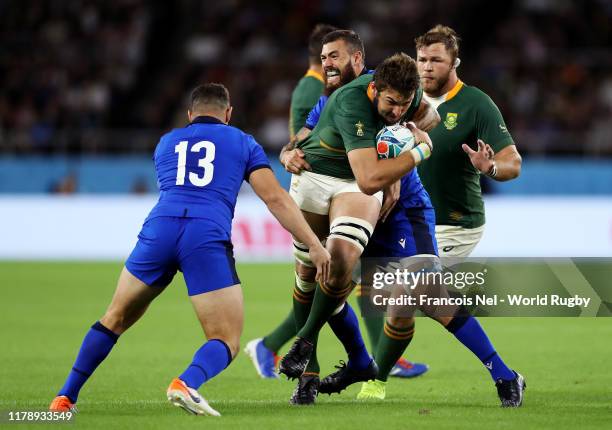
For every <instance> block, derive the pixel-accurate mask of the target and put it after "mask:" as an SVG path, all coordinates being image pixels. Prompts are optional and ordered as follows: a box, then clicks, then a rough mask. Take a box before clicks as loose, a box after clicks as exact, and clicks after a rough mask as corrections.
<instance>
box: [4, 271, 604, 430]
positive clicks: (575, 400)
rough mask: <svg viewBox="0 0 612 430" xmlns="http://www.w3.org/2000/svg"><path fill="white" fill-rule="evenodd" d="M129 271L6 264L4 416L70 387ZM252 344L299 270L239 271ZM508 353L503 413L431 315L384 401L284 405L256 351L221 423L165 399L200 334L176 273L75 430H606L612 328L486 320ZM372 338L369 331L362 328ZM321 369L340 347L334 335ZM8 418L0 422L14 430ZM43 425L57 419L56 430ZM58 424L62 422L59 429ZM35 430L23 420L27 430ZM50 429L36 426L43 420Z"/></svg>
mask: <svg viewBox="0 0 612 430" xmlns="http://www.w3.org/2000/svg"><path fill="white" fill-rule="evenodd" d="M120 269H121V264H120V263H12V262H3V263H0V321H1V322H2V325H1V326H0V327H1V328H0V333H1V334H2V347H1V348H0V358H1V363H2V366H0V410H2V411H3V415H5V416H6V412H7V411H9V410H13V411H15V410H43V409H45V408H46V407H47V406H48V404H49V402H50V401H51V399H52V398H53V397H54V395H55V393H56V391H57V390H58V389H59V388H60V387H61V385H62V383H63V381H64V379H65V377H66V375H67V373H68V371H69V369H70V367H71V365H72V363H73V361H74V359H75V357H76V353H77V350H78V348H79V346H80V343H81V340H82V338H83V336H84V334H85V333H86V331H87V330H88V328H89V326H91V324H92V323H93V322H95V321H96V320H97V319H98V318H99V317H100V316H101V315H102V313H103V312H104V310H105V308H106V306H107V305H108V303H109V301H110V298H111V295H112V293H113V290H114V287H115V282H116V279H117V276H118V274H119V271H120ZM238 272H239V274H240V277H241V279H242V281H243V285H244V293H245V308H246V309H245V312H246V319H245V329H244V335H243V339H242V340H243V341H242V344H243V345H244V344H245V343H246V341H248V340H250V339H252V338H254V337H259V336H262V335H264V334H266V333H267V332H268V331H269V330H270V329H272V328H273V327H274V326H275V325H276V324H277V323H278V322H280V321H281V318H284V317H285V315H286V313H287V311H288V309H289V304H290V295H291V284H292V269H291V266H290V265H282V264H281V265H272V264H270V265H240V266H239V267H238ZM481 322H482V324H483V326H484V327H485V328H486V330H487V331H488V333H489V335H490V337H491V339H492V341H493V343H494V344H495V345H496V347H497V350H498V352H499V353H500V355H501V356H502V357H503V358H504V360H505V361H506V362H507V363H509V365H511V366H512V367H514V368H516V369H517V370H519V371H520V372H521V373H522V374H523V375H524V376H525V377H526V380H527V384H528V388H527V391H526V393H525V400H524V405H523V407H522V408H520V409H518V410H508V409H501V408H500V407H499V401H498V399H497V393H496V391H495V387H494V385H493V383H492V381H491V379H490V377H489V375H488V373H487V372H486V370H485V369H484V368H483V366H482V365H481V364H480V363H479V362H478V360H477V359H476V358H475V357H474V356H473V355H472V354H471V353H470V352H469V351H467V350H466V349H465V348H463V346H462V345H460V344H459V343H458V342H456V341H455V340H454V338H453V337H452V336H451V335H450V334H449V333H447V332H446V331H445V330H443V329H442V328H441V327H440V326H439V325H438V324H437V323H435V322H434V321H431V320H428V319H424V318H420V319H418V321H417V330H416V335H415V339H414V340H413V342H412V344H411V345H410V347H409V349H408V353H407V356H408V357H409V358H410V359H412V360H414V361H423V362H426V363H428V364H429V365H430V371H429V372H428V373H427V374H425V375H424V376H422V377H419V378H416V379H413V380H398V379H395V378H391V379H390V382H389V384H388V387H387V400H385V401H383V402H361V401H357V400H355V396H356V394H357V391H358V389H359V387H358V386H353V387H351V388H349V390H348V391H346V392H343V393H342V394H341V395H336V396H333V397H328V396H324V395H322V396H321V397H319V399H318V401H317V405H316V406H314V407H293V406H290V405H289V404H288V399H289V396H290V395H291V392H292V390H293V388H294V383H293V382H289V381H286V380H262V379H260V378H259V377H258V376H257V375H256V373H255V371H254V369H253V367H252V365H251V362H250V361H249V359H248V357H247V356H246V355H245V354H242V353H241V354H240V355H239V356H238V357H237V359H236V360H235V361H234V363H232V365H231V366H230V367H229V368H228V369H227V370H226V371H225V372H223V373H222V374H220V375H219V376H218V377H217V378H215V379H213V380H212V381H210V382H209V383H207V384H205V385H204V386H203V387H202V389H201V390H200V391H201V393H202V394H203V395H204V396H205V397H206V398H207V399H208V400H209V401H210V403H211V405H212V406H213V407H214V408H216V409H217V410H219V411H220V412H221V414H222V415H223V416H222V417H221V418H213V417H194V416H189V415H187V414H186V413H184V412H183V411H182V410H180V409H178V408H175V407H173V406H171V405H170V404H169V403H168V402H167V401H166V400H165V390H166V387H167V385H168V384H169V382H170V380H171V379H172V378H173V377H175V376H176V375H178V374H180V373H181V372H182V370H183V369H184V368H185V367H186V366H187V365H188V364H189V362H190V361H191V357H192V355H193V353H194V352H195V350H196V349H197V348H198V347H199V346H200V345H201V344H202V342H203V340H204V338H203V334H202V332H201V329H200V327H199V324H198V322H197V320H196V317H195V315H194V313H193V311H192V309H191V305H190V303H189V300H188V297H187V293H186V288H185V286H184V284H183V281H182V279H181V278H180V277H177V279H176V280H175V281H174V283H173V284H172V285H171V286H169V287H168V288H167V290H166V291H165V292H164V293H163V294H162V295H161V296H160V297H159V298H158V299H157V300H156V301H155V302H154V303H153V304H152V306H151V307H150V309H149V311H148V312H147V314H146V315H145V316H144V317H143V318H142V320H141V321H140V322H139V323H138V324H136V326H134V327H133V328H132V329H131V330H130V331H128V332H127V333H126V334H124V335H123V336H122V337H121V338H120V340H119V342H118V343H117V345H116V347H115V348H114V350H113V351H112V353H111V355H110V356H109V358H108V359H107V360H106V361H105V362H104V363H103V364H102V365H101V366H100V368H99V369H98V370H97V371H96V373H95V374H94V376H93V377H92V378H91V379H90V380H89V382H88V383H87V384H86V385H85V387H84V389H83V390H82V392H81V395H80V398H79V403H78V406H79V411H80V413H79V414H78V415H77V417H76V421H75V423H73V424H71V425H74V426H76V427H77V428H87V429H105V430H107V429H111V428H112V429H114V428H147V429H153V428H172V429H175V428H194V427H195V426H202V427H204V426H206V427H207V428H228V429H230V428H231V429H235V428H249V429H251V430H252V429H258V428H265V429H272V428H282V429H287V428H311V429H314V428H325V429H331V428H342V429H354V428H360V427H361V428H363V427H364V426H367V427H374V426H376V428H381V429H385V428H389V429H391V428H412V429H443V428H453V429H462V428H466V429H468V428H469V429H475V428H477V429H481V428H482V429H491V428H500V429H509V428H521V429H525V428H555V429H562V428H568V429H569V428H571V429H575V428H580V429H587V428H610V427H609V426H610V423H611V422H612V388H611V387H612V371H610V369H609V368H608V367H607V366H608V365H609V363H610V357H611V356H612V324H611V323H612V320H610V319H607V318H488V319H484V320H481ZM364 333H365V331H364ZM319 357H320V361H321V365H322V374H327V373H329V372H330V371H331V370H333V364H335V363H337V360H338V359H341V358H344V353H343V351H342V349H341V347H340V346H339V344H338V343H337V341H335V340H334V338H333V337H332V335H331V332H330V331H329V329H327V328H326V329H324V332H323V334H322V337H321V341H320V353H319ZM5 424H6V421H4V422H0V426H4V425H5ZM46 425H47V426H48V425H49V424H46ZM56 425H57V424H56ZM24 427H28V425H22V426H20V427H19V428H24ZM37 427H40V426H37Z"/></svg>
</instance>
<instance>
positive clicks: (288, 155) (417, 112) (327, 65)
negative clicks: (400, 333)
mask: <svg viewBox="0 0 612 430" xmlns="http://www.w3.org/2000/svg"><path fill="white" fill-rule="evenodd" d="M320 26H321V25H319V26H317V28H319V27H320ZM315 32H316V28H315ZM313 34H315V33H314V32H313ZM334 34H335V36H330V39H328V41H327V43H326V44H325V46H324V47H323V51H322V52H321V49H319V53H320V56H319V57H317V61H318V62H319V65H321V64H322V66H323V71H324V80H325V91H324V96H322V97H321V99H319V100H318V103H317V105H316V107H315V108H313V110H312V112H311V113H310V115H309V117H308V121H307V122H306V125H304V128H302V129H301V130H299V136H301V138H302V139H303V138H305V137H307V136H308V134H310V132H311V130H312V129H313V128H314V127H315V126H316V123H317V122H318V114H320V111H321V110H322V107H323V106H324V105H325V102H326V101H327V98H328V97H329V96H330V95H331V94H332V93H333V92H334V91H335V90H336V89H338V88H340V87H341V86H343V85H345V84H347V83H348V82H351V81H352V80H353V79H355V78H356V77H357V76H359V75H362V74H366V73H372V72H373V71H370V70H368V69H367V68H366V67H365V65H364V63H363V57H356V58H353V60H351V54H352V53H354V52H355V51H356V50H358V49H357V48H359V46H351V44H350V42H351V36H352V33H351V32H350V31H347V30H340V31H337V32H335V33H334ZM345 36H346V39H347V40H348V43H347V41H345V40H344V38H345ZM312 43H313V37H312V36H311V42H310V47H309V50H310V51H312ZM319 44H321V40H319ZM355 45H358V44H355ZM313 69H314V65H313V60H312V59H311V70H313ZM304 79H305V78H303V79H302V80H301V81H300V82H303V81H304ZM300 85H301V84H298V88H300ZM298 88H296V90H295V91H294V93H293V94H294V96H293V97H292V99H291V101H292V112H293V105H294V104H295V103H294V102H295V100H296V93H298ZM419 95H422V91H421V94H419ZM303 98H304V97H302V96H299V97H297V99H298V100H301V99H303ZM419 100H421V98H415V99H414V100H413V103H412V105H413V106H414V108H413V109H412V112H411V110H410V109H409V112H407V115H408V114H410V117H409V118H410V119H411V120H414V121H415V122H416V124H417V126H418V127H420V128H422V129H424V130H426V131H427V130H429V129H431V128H433V126H435V124H436V122H435V119H436V118H437V115H436V114H435V111H434V110H433V109H431V108H430V107H428V106H426V103H418V102H419ZM313 105H314V104H313ZM428 114H429V116H427V115H428ZM432 116H433V117H432ZM438 122H439V121H438ZM292 126H293V127H294V129H295V132H296V133H297V132H298V130H297V127H295V126H296V122H295V121H294V122H293V123H292ZM293 146H294V142H292V143H290V144H289V145H286V146H285V148H283V151H282V152H281V155H280V157H279V158H280V161H281V163H282V164H283V165H284V166H285V167H286V169H287V171H289V172H291V173H294V174H299V173H300V172H301V170H303V169H309V168H310V166H308V164H307V163H306V162H305V161H304V158H303V157H304V153H303V152H302V151H301V150H300V149H293ZM296 264H297V265H298V266H299V265H300V263H299V261H298V262H296ZM298 271H299V269H298ZM356 272H358V269H356ZM354 280H355V281H356V282H357V284H358V286H357V288H356V291H357V294H358V303H359V305H360V307H361V306H362V305H363V302H364V300H366V299H367V298H365V297H361V296H360V295H359V291H360V288H359V279H358V278H356V279H354ZM310 281H313V282H314V279H310ZM294 300H295V298H294ZM302 301H306V303H300V302H296V303H294V306H295V307H298V308H300V309H298V312H299V313H301V314H303V318H302V319H301V321H300V326H301V325H302V324H303V322H304V320H305V317H307V313H308V312H307V311H306V310H304V311H303V312H301V310H302V309H301V308H309V307H310V302H309V301H308V300H307V299H306V300H305V299H304V298H303V297H302ZM362 316H363V320H364V322H365V324H366V328H367V331H368V335H369V339H370V345H371V347H372V351H375V350H376V345H377V343H378V339H379V336H380V333H381V332H382V328H383V322H384V321H383V318H382V317H365V316H364V315H363V310H362ZM332 325H333V324H332ZM296 333H297V328H296V322H295V318H294V312H293V309H292V311H291V312H290V313H289V315H288V316H287V317H286V318H285V319H284V320H283V322H282V323H281V324H280V325H278V326H277V327H276V328H275V329H274V330H273V331H271V332H270V333H269V334H267V335H266V336H264V337H262V338H257V339H253V340H251V341H249V342H248V343H247V345H246V347H245V352H246V354H247V355H248V356H249V357H250V358H251V360H252V362H253V364H254V366H255V369H256V370H257V373H258V374H259V375H260V376H261V377H262V378H278V374H277V373H276V371H275V369H276V364H277V362H278V360H279V359H280V357H279V356H278V355H277V352H278V350H279V349H280V348H281V347H282V346H283V345H284V344H285V343H287V342H288V341H289V340H291V339H293V337H294V336H295V334H296ZM310 367H311V369H310V370H311V371H312V370H317V369H316V367H317V359H316V356H315V355H314V352H313V356H311V361H310ZM427 370H428V366H427V365H425V364H422V363H412V362H410V361H408V360H406V359H405V358H400V359H399V360H398V361H397V363H396V365H395V366H394V367H393V369H392V370H391V376H395V377H402V378H411V377H415V376H419V375H421V374H423V373H425V372H426V371H427Z"/></svg>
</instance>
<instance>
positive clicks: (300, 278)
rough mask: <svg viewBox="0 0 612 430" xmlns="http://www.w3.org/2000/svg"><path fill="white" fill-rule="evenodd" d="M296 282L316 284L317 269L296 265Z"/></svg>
mask: <svg viewBox="0 0 612 430" xmlns="http://www.w3.org/2000/svg"><path fill="white" fill-rule="evenodd" d="M295 273H296V282H315V278H316V275H317V269H316V268H315V267H309V266H305V265H303V264H296V267H295Z"/></svg>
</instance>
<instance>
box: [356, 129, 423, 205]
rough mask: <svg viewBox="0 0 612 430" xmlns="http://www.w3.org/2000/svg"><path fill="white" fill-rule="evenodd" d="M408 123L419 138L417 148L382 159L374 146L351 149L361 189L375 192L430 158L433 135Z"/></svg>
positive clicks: (370, 193) (371, 192) (370, 192)
mask: <svg viewBox="0 0 612 430" xmlns="http://www.w3.org/2000/svg"><path fill="white" fill-rule="evenodd" d="M408 127H409V128H410V130H411V131H412V133H413V134H414V138H415V141H416V142H418V143H417V145H415V147H414V148H412V149H411V150H409V151H405V152H403V153H401V154H400V155H399V156H398V157H396V158H389V159H386V160H379V159H378V154H377V153H376V149H375V148H374V146H373V145H372V147H367V148H359V149H353V150H352V151H349V152H348V159H349V163H350V165H351V169H352V170H353V174H354V175H355V179H356V180H357V185H358V186H359V189H360V190H361V191H362V192H363V193H365V194H369V195H372V194H375V193H377V192H378V191H380V190H382V189H383V188H385V187H388V186H390V185H391V184H393V183H394V182H396V181H398V180H399V179H401V177H402V176H404V175H405V174H406V173H408V172H410V171H411V170H412V169H414V168H415V167H416V166H417V165H419V164H420V163H421V162H422V161H423V160H425V159H427V158H429V156H430V155H431V150H432V143H431V139H430V137H429V135H428V134H427V133H425V132H424V131H422V130H419V129H418V128H416V126H415V125H414V124H413V123H408Z"/></svg>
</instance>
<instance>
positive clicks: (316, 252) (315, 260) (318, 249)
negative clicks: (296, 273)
mask: <svg viewBox="0 0 612 430" xmlns="http://www.w3.org/2000/svg"><path fill="white" fill-rule="evenodd" d="M308 254H309V255H310V260H311V261H312V264H314V265H315V267H316V268H317V276H316V280H317V282H319V283H324V282H327V279H328V277H329V265H330V262H331V255H329V252H327V249H325V248H324V247H323V245H321V244H320V243H317V244H316V245H314V246H311V247H310V250H309V251H308Z"/></svg>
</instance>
